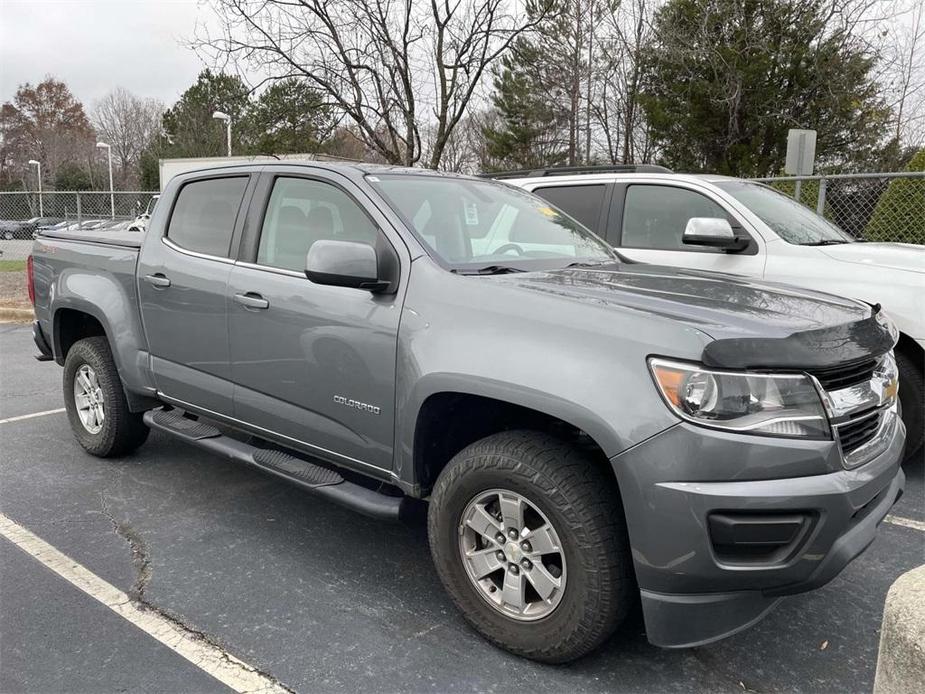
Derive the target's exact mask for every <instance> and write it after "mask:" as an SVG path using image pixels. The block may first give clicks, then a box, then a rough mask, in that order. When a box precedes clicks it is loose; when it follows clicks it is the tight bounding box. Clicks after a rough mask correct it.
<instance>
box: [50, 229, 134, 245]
mask: <svg viewBox="0 0 925 694" xmlns="http://www.w3.org/2000/svg"><path fill="white" fill-rule="evenodd" d="M37 238H52V239H64V240H65V241H80V242H83V243H103V244H106V245H107V246H122V247H124V248H141V242H142V241H143V240H144V234H143V233H142V232H140V231H105V230H104V231H53V230H46V231H40V232H39V233H38V235H37Z"/></svg>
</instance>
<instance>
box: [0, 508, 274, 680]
mask: <svg viewBox="0 0 925 694" xmlns="http://www.w3.org/2000/svg"><path fill="white" fill-rule="evenodd" d="M0 536H3V537H5V538H6V539H7V540H9V541H10V542H12V543H13V544H14V545H16V546H17V547H19V548H20V549H21V550H23V551H24V552H26V553H27V554H29V555H30V556H32V557H33V558H34V559H36V560H38V561H40V562H41V563H42V564H44V565H45V566H46V567H48V568H49V569H51V570H52V571H54V572H55V573H56V574H58V575H59V576H61V578H63V579H65V580H66V581H68V582H69V583H71V584H72V585H74V586H75V587H77V588H78V589H79V590H81V591H83V592H84V593H86V594H87V595H89V596H90V597H92V598H93V599H94V600H97V601H99V602H101V603H102V604H103V605H105V606H106V607H108V608H109V609H110V610H112V611H113V612H115V613H116V614H117V615H119V616H120V617H122V618H123V619H125V620H126V621H128V622H131V623H132V624H134V625H135V626H136V627H138V628H139V629H141V630H142V631H143V632H145V633H146V634H148V635H149V636H151V637H152V638H154V639H156V640H157V641H160V642H161V643H162V644H164V645H165V646H167V648H169V649H171V650H172V651H174V652H175V653H177V654H178V655H181V656H182V657H184V658H186V659H187V660H188V661H190V662H191V663H192V664H193V665H195V666H196V667H198V668H199V669H200V670H202V671H203V672H205V673H207V674H209V675H211V676H212V677H214V678H215V679H217V680H218V681H219V682H221V683H222V684H225V685H227V686H228V687H231V689H233V690H234V691H236V692H248V693H250V694H256V693H258V692H259V693H260V694H283V693H288V692H290V690H288V689H286V688H285V687H283V686H282V685H281V684H279V683H278V682H275V681H274V680H273V679H271V678H269V677H267V676H266V675H263V674H262V673H260V672H258V671H257V670H256V669H254V668H253V667H251V666H250V665H248V664H247V663H245V662H243V661H241V660H238V659H237V658H235V657H234V656H233V655H231V654H230V653H226V652H225V651H223V650H222V649H221V648H219V647H217V646H214V645H212V644H210V643H208V642H206V641H205V640H203V639H202V638H201V637H200V636H198V635H196V634H194V633H192V632H190V631H188V630H186V629H184V628H183V627H182V626H180V625H179V624H176V623H175V622H172V621H170V620H169V619H166V618H165V617H162V616H161V615H159V614H158V613H157V612H154V611H152V610H146V609H143V608H142V607H141V606H139V605H136V604H135V603H134V602H132V600H131V599H130V598H129V596H128V595H126V594H125V593H123V592H122V591H121V590H119V589H118V588H116V587H115V586H113V585H112V584H110V583H107V582H106V581H104V580H103V579H102V578H100V577H99V576H97V575H96V574H94V573H91V572H90V571H89V570H88V569H86V568H85V567H83V566H81V565H80V564H78V563H77V562H76V561H74V560H73V559H71V558H70V557H68V556H67V555H65V554H63V553H62V552H60V551H59V550H57V549H55V548H54V547H52V546H51V545H50V544H48V543H47V542H45V541H44V540H43V539H42V538H40V537H38V536H37V535H34V534H33V533H32V532H30V531H29V530H27V529H26V528H24V527H22V526H21V525H19V524H18V523H17V522H16V521H14V520H11V519H10V518H8V517H7V516H5V515H3V514H2V513H0Z"/></svg>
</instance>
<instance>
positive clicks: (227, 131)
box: [212, 111, 231, 157]
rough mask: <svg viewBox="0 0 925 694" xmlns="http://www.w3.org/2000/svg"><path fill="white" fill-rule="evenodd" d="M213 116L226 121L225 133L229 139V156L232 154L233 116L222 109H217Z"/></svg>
mask: <svg viewBox="0 0 925 694" xmlns="http://www.w3.org/2000/svg"><path fill="white" fill-rule="evenodd" d="M212 117H213V118H215V119H216V120H223V121H225V135H226V137H227V139H228V156H229V157H230V156H231V116H229V115H228V114H227V113H222V112H221V111H216V112H215V113H213V114H212Z"/></svg>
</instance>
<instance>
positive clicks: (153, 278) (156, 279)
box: [145, 272, 170, 289]
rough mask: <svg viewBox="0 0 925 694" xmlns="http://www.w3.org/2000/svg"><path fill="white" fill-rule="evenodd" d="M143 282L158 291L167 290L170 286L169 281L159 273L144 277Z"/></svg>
mask: <svg viewBox="0 0 925 694" xmlns="http://www.w3.org/2000/svg"><path fill="white" fill-rule="evenodd" d="M145 282H147V283H148V284H150V285H151V286H152V287H157V288H158V289H167V287H169V286H170V280H169V279H168V278H167V277H166V276H165V275H163V274H162V273H160V272H157V273H155V274H153V275H145Z"/></svg>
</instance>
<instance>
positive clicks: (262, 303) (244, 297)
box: [234, 292, 270, 309]
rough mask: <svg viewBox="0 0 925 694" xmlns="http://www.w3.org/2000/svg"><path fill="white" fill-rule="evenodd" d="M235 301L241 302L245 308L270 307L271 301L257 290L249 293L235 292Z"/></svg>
mask: <svg viewBox="0 0 925 694" xmlns="http://www.w3.org/2000/svg"><path fill="white" fill-rule="evenodd" d="M234 302H235V303H236V304H241V305H242V306H243V307H244V308H249V309H265V308H270V302H269V301H267V300H266V299H264V298H263V297H262V296H260V294H257V293H255V292H248V293H247V294H235V295H234Z"/></svg>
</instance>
